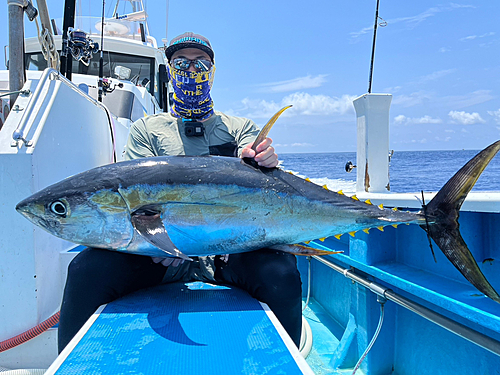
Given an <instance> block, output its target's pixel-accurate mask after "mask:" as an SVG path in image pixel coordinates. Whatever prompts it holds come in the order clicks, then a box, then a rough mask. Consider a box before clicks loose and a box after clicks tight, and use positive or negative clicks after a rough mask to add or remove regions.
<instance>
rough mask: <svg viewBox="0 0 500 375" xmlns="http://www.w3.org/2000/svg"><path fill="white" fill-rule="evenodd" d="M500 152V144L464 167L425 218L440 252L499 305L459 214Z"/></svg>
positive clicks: (434, 202) (428, 208)
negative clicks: (464, 234) (462, 231)
mask: <svg viewBox="0 0 500 375" xmlns="http://www.w3.org/2000/svg"><path fill="white" fill-rule="evenodd" d="M499 150H500V141H497V142H495V143H493V144H492V145H490V146H488V147H487V148H485V149H484V150H483V151H481V152H480V153H479V154H477V155H476V156H474V157H473V158H472V159H471V160H470V161H469V162H468V163H467V164H465V165H464V166H463V167H462V168H461V169H460V170H459V171H458V172H457V173H456V174H455V175H454V176H453V177H452V178H451V179H450V180H449V181H448V182H447V183H446V184H445V185H444V186H443V187H442V188H441V190H440V191H439V192H438V193H437V194H436V196H435V197H434V198H433V199H432V200H431V201H430V203H429V204H428V205H427V206H426V211H425V212H426V214H427V215H428V216H429V217H430V218H432V220H433V224H431V225H429V227H428V229H427V227H425V226H422V227H423V228H424V229H425V230H427V231H428V233H429V235H430V236H431V238H432V239H433V240H434V242H436V244H437V245H438V246H439V248H440V249H441V251H442V252H443V253H444V254H445V255H446V257H447V258H448V259H449V260H450V261H451V262H452V263H453V265H454V266H455V267H456V268H457V269H458V270H459V271H460V272H461V273H462V275H464V276H465V278H466V279H467V280H468V281H469V282H470V283H471V284H472V285H474V286H475V287H476V288H477V289H478V290H479V291H481V292H482V293H484V294H485V295H487V296H488V297H490V298H491V299H493V300H495V301H496V302H499V303H500V296H499V295H498V293H497V292H496V291H495V289H494V288H493V287H492V286H491V285H490V283H489V282H488V280H486V278H485V277H484V275H483V273H482V272H481V270H480V269H479V266H478V265H477V263H476V261H475V260H474V257H473V256H472V254H471V252H470V250H469V249H468V247H467V244H466V243H465V241H464V240H463V238H462V236H461V234H460V228H459V224H458V216H459V210H460V207H461V206H462V203H463V201H464V199H465V197H466V196H467V194H468V193H469V191H470V190H471V189H472V187H473V186H474V184H475V183H476V181H477V179H478V178H479V176H480V175H481V173H482V172H483V170H484V168H486V166H487V165H488V163H489V162H490V160H491V159H493V157H494V156H495V155H496V153H497V152H498V151H499Z"/></svg>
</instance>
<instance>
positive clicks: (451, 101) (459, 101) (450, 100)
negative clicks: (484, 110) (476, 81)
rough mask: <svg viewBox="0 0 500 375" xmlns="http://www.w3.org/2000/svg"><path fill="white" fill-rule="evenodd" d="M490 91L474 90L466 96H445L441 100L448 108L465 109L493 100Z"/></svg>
mask: <svg viewBox="0 0 500 375" xmlns="http://www.w3.org/2000/svg"><path fill="white" fill-rule="evenodd" d="M494 98H495V97H494V96H493V95H491V90H476V91H473V92H471V93H469V94H466V95H460V96H458V95H457V96H446V97H443V98H442V99H441V101H444V102H445V103H446V105H447V106H448V107H452V108H466V107H470V106H472V105H476V104H481V103H485V102H487V101H490V100H492V99H494Z"/></svg>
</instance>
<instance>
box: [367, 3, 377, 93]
mask: <svg viewBox="0 0 500 375" xmlns="http://www.w3.org/2000/svg"><path fill="white" fill-rule="evenodd" d="M379 2H380V0H377V9H376V11H375V25H374V26H373V45H372V58H371V62H370V77H369V78H368V93H369V94H371V92H372V79H373V63H374V61H375V40H376V39H377V25H378V6H379Z"/></svg>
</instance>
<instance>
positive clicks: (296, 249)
mask: <svg viewBox="0 0 500 375" xmlns="http://www.w3.org/2000/svg"><path fill="white" fill-rule="evenodd" d="M270 248H271V249H274V250H279V251H283V252H285V253H292V254H294V255H331V254H338V253H342V251H331V250H321V249H316V248H314V247H309V246H304V245H298V244H294V245H286V244H284V245H274V246H270Z"/></svg>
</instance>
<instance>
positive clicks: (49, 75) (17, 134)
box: [12, 68, 116, 161]
mask: <svg viewBox="0 0 500 375" xmlns="http://www.w3.org/2000/svg"><path fill="white" fill-rule="evenodd" d="M49 79H58V80H59V81H61V82H63V83H64V84H66V86H68V87H69V88H71V89H72V90H74V91H75V92H77V93H78V94H80V95H81V96H83V97H84V98H85V99H87V100H88V101H90V102H91V103H92V104H94V105H96V106H97V107H100V108H101V109H102V110H104V111H105V112H106V115H107V117H108V123H109V126H110V132H111V139H112V142H113V156H114V159H115V161H116V147H115V139H114V134H113V129H112V119H111V118H112V115H111V113H110V112H109V110H108V108H107V107H106V106H105V105H104V104H102V103H100V102H98V101H97V100H95V99H94V98H92V97H90V96H88V95H85V94H84V93H83V92H82V90H80V88H79V87H78V86H76V85H75V84H74V83H73V82H71V81H70V80H69V79H67V78H66V77H64V76H63V75H62V74H61V72H59V71H58V70H56V69H54V68H47V69H45V70H44V71H43V74H42V76H41V77H40V81H39V83H38V85H37V87H36V89H35V91H34V93H33V97H32V98H31V100H30V101H29V103H28V106H27V107H26V111H25V112H24V114H23V117H22V118H21V121H20V122H19V125H18V126H17V128H16V130H14V133H12V139H13V140H14V142H13V143H12V147H17V146H18V144H19V142H20V141H22V142H23V143H24V145H25V146H26V147H30V146H31V142H30V141H27V140H26V139H25V138H24V131H25V128H26V124H27V123H28V119H29V118H30V117H31V115H32V112H33V109H34V108H35V104H36V103H37V102H38V99H39V97H40V96H41V93H42V91H43V88H44V86H45V83H46V82H47V81H48V80H49Z"/></svg>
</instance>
